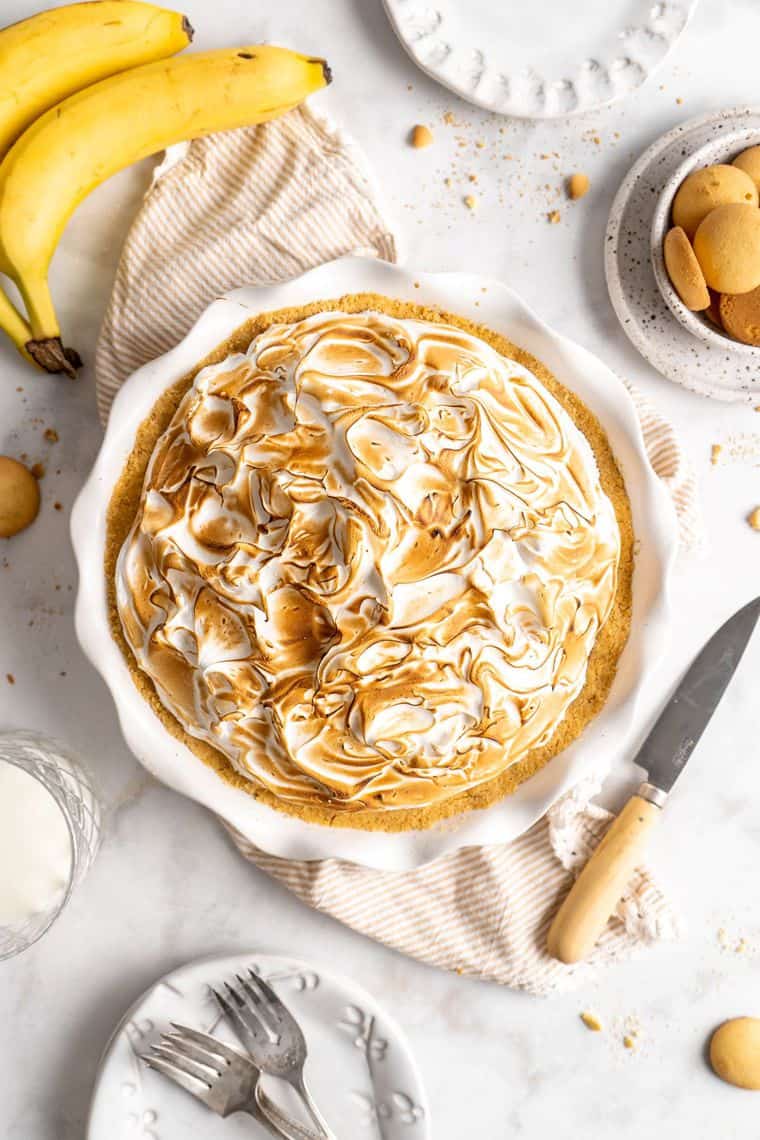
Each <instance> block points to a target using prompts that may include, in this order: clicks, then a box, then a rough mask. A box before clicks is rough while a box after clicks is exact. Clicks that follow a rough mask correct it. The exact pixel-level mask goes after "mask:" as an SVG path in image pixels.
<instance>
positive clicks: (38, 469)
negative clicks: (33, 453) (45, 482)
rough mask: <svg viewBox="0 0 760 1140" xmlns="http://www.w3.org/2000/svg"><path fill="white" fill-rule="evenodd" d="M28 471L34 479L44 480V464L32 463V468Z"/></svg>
mask: <svg viewBox="0 0 760 1140" xmlns="http://www.w3.org/2000/svg"><path fill="white" fill-rule="evenodd" d="M29 470H30V471H31V473H32V475H34V477H35V479H44V478H45V464H44V463H33V464H32V466H31V467H30V468H29Z"/></svg>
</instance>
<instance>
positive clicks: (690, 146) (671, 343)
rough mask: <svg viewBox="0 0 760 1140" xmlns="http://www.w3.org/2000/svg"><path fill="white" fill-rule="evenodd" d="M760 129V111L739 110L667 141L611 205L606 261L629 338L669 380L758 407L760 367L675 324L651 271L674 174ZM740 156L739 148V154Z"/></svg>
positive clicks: (645, 157) (692, 125)
mask: <svg viewBox="0 0 760 1140" xmlns="http://www.w3.org/2000/svg"><path fill="white" fill-rule="evenodd" d="M744 130H746V131H747V132H752V131H757V130H760V108H758V107H733V108H731V109H729V110H726V111H718V112H711V113H710V114H709V115H703V116H701V117H700V118H698V119H691V120H690V121H689V122H686V123H682V124H681V125H680V126H678V127H675V128H674V129H673V130H672V131H669V132H668V133H667V134H665V135H662V137H661V138H659V139H657V141H656V142H654V143H653V144H652V145H651V146H650V147H649V149H648V150H646V151H645V152H644V154H642V156H641V158H640V159H639V160H638V161H637V162H636V163H635V164H634V166H633V167H632V168H631V170H630V171H629V172H628V174H627V175H626V177H625V179H624V180H623V183H622V185H621V187H620V189H619V190H618V192H617V194H616V196H615V201H614V202H613V203H612V210H611V211H610V218H609V222H608V223H607V235H606V240H605V248H604V258H605V272H606V274H607V288H608V290H609V294H610V300H611V301H612V306H613V308H614V310H615V312H616V313H617V315H618V319H619V321H620V323H621V325H622V326H623V331H624V332H625V333H626V335H627V336H628V337H629V339H630V340H631V341H632V343H633V344H634V345H635V347H636V348H637V349H638V350H639V352H640V353H641V355H642V356H643V357H645V358H646V359H647V360H648V361H649V363H650V364H652V365H653V366H654V367H655V368H656V369H657V371H658V372H661V373H662V375H663V376H666V377H667V378H668V380H673V381H675V383H676V384H682V385H683V387H684V388H690V389H691V390H692V391H693V392H699V394H700V395H702V396H713V397H715V398H716V399H718V400H746V401H749V400H752V399H755V400H756V399H757V396H758V393H760V364H758V361H757V360H755V359H754V358H753V357H752V355H751V354H748V353H746V352H745V353H737V352H736V351H735V350H734V349H733V347H732V345H731V342H730V341H728V340H726V342H725V347H723V346H722V345H716V344H713V343H707V342H705V341H704V340H700V339H699V338H698V337H696V336H694V335H693V334H692V333H691V332H689V331H688V329H686V328H684V326H683V325H682V324H681V323H680V322H679V321H678V320H676V318H675V317H674V315H673V313H671V311H670V309H669V307H668V305H667V304H666V303H665V300H664V299H663V296H662V294H661V292H660V290H659V288H658V286H657V282H656V280H655V276H654V269H653V267H652V253H651V234H652V218H653V216H654V212H655V209H656V207H657V204H658V202H659V201H660V196H661V194H662V193H663V191H664V189H665V187H666V186H667V184H668V182H669V181H670V179H671V178H672V176H673V174H674V173H675V171H676V170H677V169H678V167H679V166H680V165H681V163H682V162H683V161H684V159H685V158H687V157H688V156H689V155H690V154H691V153H693V151H695V150H697V149H698V148H699V147H701V146H704V145H705V144H706V143H709V142H711V141H714V140H716V139H718V138H720V136H721V135H723V134H725V135H726V136H729V135H733V134H734V132H737V131H744ZM737 149H738V150H740V149H741V146H738V147H737Z"/></svg>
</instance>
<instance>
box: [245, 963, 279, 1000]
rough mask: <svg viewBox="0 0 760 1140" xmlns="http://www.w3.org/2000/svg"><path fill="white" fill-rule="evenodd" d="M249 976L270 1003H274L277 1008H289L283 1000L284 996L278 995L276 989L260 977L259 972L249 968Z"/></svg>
mask: <svg viewBox="0 0 760 1140" xmlns="http://www.w3.org/2000/svg"><path fill="white" fill-rule="evenodd" d="M248 977H249V978H250V980H251V982H252V983H253V985H254V986H255V987H256V989H257V990H258V992H259V993H260V994H262V995H263V997H265V998H266V999H267V1001H268V1002H269V1004H270V1005H273V1006H274V1007H275V1008H277V1009H279V1008H281V1009H287V1006H286V1005H285V1003H284V1002H283V1000H282V998H280V997H278V996H277V994H276V993H275V992H274V990H273V989H272V987H271V986H270V985H269V983H268V982H265V981H264V979H263V978H262V977H260V975H259V974H257V973H255V972H254V971H253V970H251V969H250V968H249V970H248Z"/></svg>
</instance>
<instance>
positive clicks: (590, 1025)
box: [580, 1013, 602, 1033]
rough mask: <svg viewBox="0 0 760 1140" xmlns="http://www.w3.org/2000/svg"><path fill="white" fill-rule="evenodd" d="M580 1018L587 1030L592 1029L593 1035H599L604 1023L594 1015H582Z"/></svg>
mask: <svg viewBox="0 0 760 1140" xmlns="http://www.w3.org/2000/svg"><path fill="white" fill-rule="evenodd" d="M580 1016H581V1021H582V1022H583V1024H584V1025H585V1026H586V1029H590V1030H591V1031H592V1033H599V1032H600V1031H601V1028H602V1023H601V1021H600V1020H599V1018H598V1017H595V1016H594V1014H593V1013H582V1014H581V1015H580Z"/></svg>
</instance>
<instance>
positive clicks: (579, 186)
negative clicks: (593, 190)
mask: <svg viewBox="0 0 760 1140" xmlns="http://www.w3.org/2000/svg"><path fill="white" fill-rule="evenodd" d="M590 185H591V182H590V181H589V176H588V174H584V173H583V172H582V171H580V170H578V171H576V172H575V174H571V175H570V177H569V178H568V180H567V196H568V198H571V199H572V200H573V201H574V202H575V201H576V200H577V199H578V198H582V197H583V195H584V194H588V190H589V186H590Z"/></svg>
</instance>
